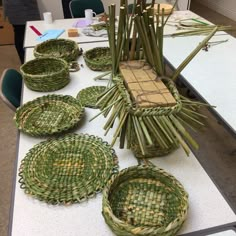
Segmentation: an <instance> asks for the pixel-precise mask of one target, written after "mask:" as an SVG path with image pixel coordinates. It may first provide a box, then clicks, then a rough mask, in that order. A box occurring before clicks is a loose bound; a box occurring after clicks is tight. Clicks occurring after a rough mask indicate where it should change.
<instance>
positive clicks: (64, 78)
mask: <svg viewBox="0 0 236 236" xmlns="http://www.w3.org/2000/svg"><path fill="white" fill-rule="evenodd" d="M20 72H21V74H22V76H23V79H24V82H25V84H26V86H27V87H28V88H29V89H31V90H34V91H40V92H50V91H55V90H58V89H61V88H63V87H65V86H66V85H67V84H68V83H69V82H70V75H69V67H68V63H67V62H66V61H65V60H63V59H60V58H54V57H42V58H36V59H33V60H30V61H28V62H26V63H25V64H23V65H22V66H21V67H20Z"/></svg>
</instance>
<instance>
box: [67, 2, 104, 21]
mask: <svg viewBox="0 0 236 236" xmlns="http://www.w3.org/2000/svg"><path fill="white" fill-rule="evenodd" d="M69 8H70V13H71V17H72V18H82V17H85V15H84V10H86V9H92V10H93V11H94V12H95V13H96V14H101V13H103V12H104V6H103V3H102V1H101V0H71V1H70V3H69Z"/></svg>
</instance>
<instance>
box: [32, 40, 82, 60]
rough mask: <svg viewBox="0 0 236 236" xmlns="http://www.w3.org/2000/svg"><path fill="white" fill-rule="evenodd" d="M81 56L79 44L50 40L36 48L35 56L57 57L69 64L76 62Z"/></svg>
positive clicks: (70, 41) (71, 41)
mask: <svg viewBox="0 0 236 236" xmlns="http://www.w3.org/2000/svg"><path fill="white" fill-rule="evenodd" d="M79 54H81V52H80V50H79V46H78V44H77V43H76V42H75V41H73V40H69V39H50V40H47V41H45V42H42V43H40V44H37V45H36V46H35V48H34V56H35V57H36V58H38V57H56V58H62V59H64V60H66V61H67V62H70V61H76V60H77V58H78V56H79Z"/></svg>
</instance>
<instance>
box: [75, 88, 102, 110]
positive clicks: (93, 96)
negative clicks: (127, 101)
mask: <svg viewBox="0 0 236 236" xmlns="http://www.w3.org/2000/svg"><path fill="white" fill-rule="evenodd" d="M105 90H106V87H105V86H91V87H87V88H85V89H82V90H80V91H79V93H78V94H77V96H76V98H77V99H79V101H80V103H81V104H82V105H83V106H85V107H90V108H98V107H97V105H96V103H97V99H98V97H99V96H100V95H101V94H102V93H103V92H104V91H105Z"/></svg>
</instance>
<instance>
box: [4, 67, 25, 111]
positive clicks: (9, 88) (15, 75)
mask: <svg viewBox="0 0 236 236" xmlns="http://www.w3.org/2000/svg"><path fill="white" fill-rule="evenodd" d="M0 88H1V91H0V97H1V98H2V100H3V102H4V103H5V104H6V105H7V106H8V107H10V108H11V109H12V110H13V111H15V110H16V108H17V107H19V106H20V100H21V88H22V76H21V74H20V73H19V72H18V71H17V70H15V69H5V70H4V71H3V73H2V76H1V80H0Z"/></svg>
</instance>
